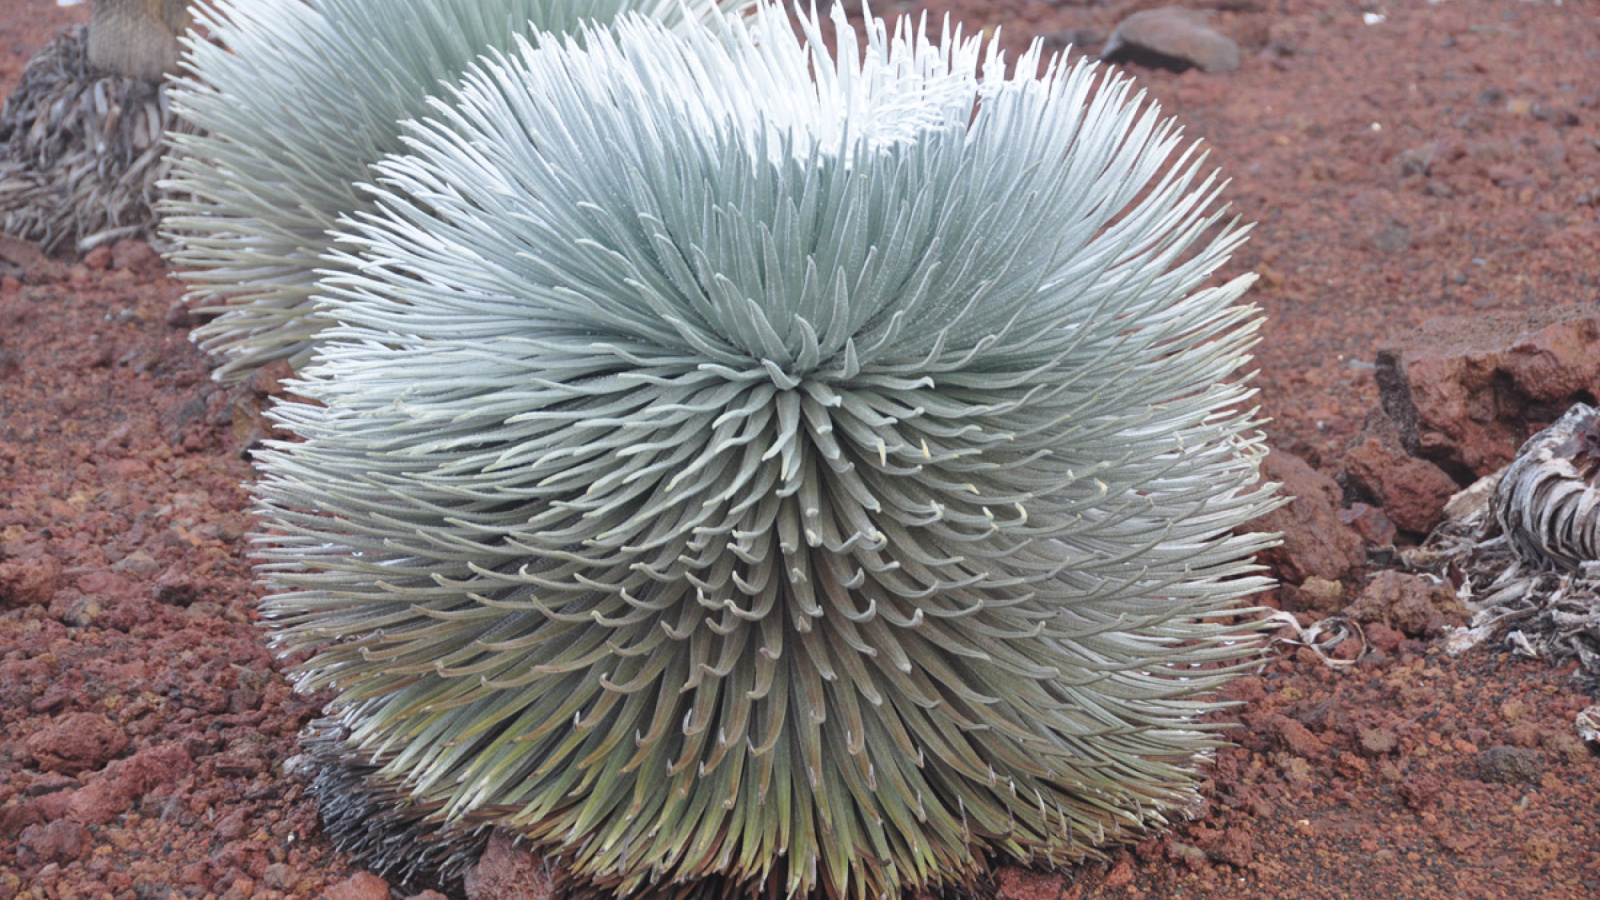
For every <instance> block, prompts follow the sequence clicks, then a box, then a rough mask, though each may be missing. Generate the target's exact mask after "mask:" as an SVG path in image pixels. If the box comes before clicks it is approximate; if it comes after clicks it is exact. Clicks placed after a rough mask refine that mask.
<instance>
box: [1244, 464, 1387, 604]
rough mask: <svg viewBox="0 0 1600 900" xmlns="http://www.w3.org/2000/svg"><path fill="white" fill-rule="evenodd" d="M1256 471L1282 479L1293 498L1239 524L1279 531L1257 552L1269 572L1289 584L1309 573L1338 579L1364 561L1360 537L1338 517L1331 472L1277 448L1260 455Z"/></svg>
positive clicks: (1299, 581)
mask: <svg viewBox="0 0 1600 900" xmlns="http://www.w3.org/2000/svg"><path fill="white" fill-rule="evenodd" d="M1261 476H1262V478H1264V479H1266V480H1267V481H1276V482H1278V483H1279V484H1281V485H1283V488H1282V493H1283V494H1284V496H1288V497H1292V498H1294V499H1292V500H1290V501H1289V502H1288V503H1287V504H1285V505H1284V506H1281V507H1279V508H1278V509H1275V510H1273V511H1272V512H1269V513H1267V514H1266V515H1264V516H1261V517H1260V518H1257V519H1253V520H1251V521H1250V523H1249V524H1248V525H1246V526H1245V528H1244V529H1243V530H1245V531H1253V532H1263V531H1276V532H1279V533H1281V534H1282V535H1283V543H1281V544H1279V545H1278V546H1276V547H1273V548H1271V549H1268V550H1263V551H1262V552H1261V553H1259V554H1257V559H1258V561H1259V562H1261V564H1262V565H1264V566H1266V567H1267V568H1268V569H1269V570H1271V572H1272V574H1273V576H1274V577H1275V578H1277V579H1278V580H1279V581H1281V582H1284V583H1286V584H1295V585H1298V584H1303V583H1304V582H1305V580H1306V579H1307V578H1312V577H1315V578H1322V579H1326V580H1328V581H1338V580H1339V579H1340V578H1343V577H1344V576H1345V574H1346V573H1348V572H1349V571H1350V569H1351V568H1353V567H1355V566H1358V565H1361V564H1362V563H1363V562H1364V561H1365V556H1364V554H1363V552H1362V548H1361V538H1360V537H1359V536H1358V535H1357V534H1356V533H1355V531H1353V530H1351V529H1350V528H1349V527H1348V526H1346V525H1345V524H1344V523H1343V522H1341V521H1339V497H1340V491H1339V485H1338V484H1336V483H1334V480H1333V479H1332V478H1329V477H1328V476H1326V475H1323V474H1322V473H1320V472H1318V471H1317V470H1316V469H1313V468H1311V466H1310V465H1309V464H1307V463H1306V461H1305V460H1303V459H1301V458H1300V457H1298V456H1295V455H1294V454H1292V453H1289V452H1287V451H1285V450H1278V449H1273V450H1272V451H1271V452H1269V453H1268V454H1267V456H1266V459H1265V460H1263V461H1262V464H1261Z"/></svg>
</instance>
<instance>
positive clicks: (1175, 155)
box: [217, 6, 1275, 897]
mask: <svg viewBox="0 0 1600 900" xmlns="http://www.w3.org/2000/svg"><path fill="white" fill-rule="evenodd" d="M837 8H838V7H837V6H836V7H835V9H837ZM814 15H815V14H813V17H806V16H802V25H803V30H804V32H805V34H804V36H803V37H802V36H797V35H796V34H795V32H794V31H792V30H791V27H790V24H789V20H788V18H787V17H786V16H785V15H784V13H783V12H782V11H781V10H778V9H776V8H768V7H762V8H761V9H760V10H759V11H758V14H757V15H756V16H755V18H754V19H752V20H750V21H748V22H741V21H725V22H722V23H720V24H719V25H718V26H717V27H715V28H712V29H705V30H688V31H680V32H674V31H672V30H671V29H670V28H668V27H666V26H664V25H663V24H661V23H660V22H657V21H652V20H649V19H645V18H640V17H626V18H624V19H622V20H620V21H619V23H618V25H617V26H616V28H615V30H614V31H601V30H591V31H588V32H586V33H585V34H584V36H583V37H582V38H581V39H579V40H565V41H563V40H557V39H554V38H547V37H546V38H539V39H538V40H537V41H536V43H537V46H534V45H533V44H529V43H523V42H519V43H518V46H517V47H516V48H514V49H512V50H510V51H509V52H507V53H504V54H496V55H494V56H493V57H492V59H490V60H489V61H486V62H484V63H483V64H481V65H478V66H474V67H472V68H471V69H470V71H469V73H468V74H467V75H466V76H465V78H464V80H463V81H462V82H461V84H460V86H459V87H458V88H457V89H455V90H453V91H451V92H449V93H448V94H447V95H446V99H445V100H443V101H439V102H435V103H434V104H433V105H432V106H431V108H430V110H429V113H428V114H429V116H430V118H429V119H428V121H426V122H424V123H422V124H418V125H415V126H413V127H411V128H409V129H408V131H407V144H408V150H409V153H408V154H407V155H403V156H391V157H389V158H387V159H386V160H385V161H384V162H382V163H381V164H380V165H378V166H377V169H376V171H377V180H378V182H379V183H380V184H381V188H378V189H376V192H375V193H373V194H371V195H370V199H367V200H364V201H363V202H362V205H361V207H360V210H359V212H357V213H356V214H354V215H353V216H352V217H351V220H350V221H349V222H348V223H347V224H346V225H345V226H343V227H344V228H345V235H344V238H343V240H344V243H343V244H342V246H343V247H344V248H346V254H345V255H343V256H340V257H339V258H338V266H337V268H336V271H335V273H334V274H332V275H330V276H329V277H328V279H327V280H326V281H325V282H324V288H323V290H325V292H326V299H325V306H324V307H323V310H324V311H323V313H322V314H321V318H318V319H315V320H313V321H311V322H309V323H308V324H307V326H306V327H307V328H311V329H320V330H322V334H321V337H320V340H322V341H323V342H324V343H323V344H322V347H321V350H320V351H319V353H318V356H317V359H316V362H315V364H314V365H312V366H311V367H310V368H308V369H307V370H306V371H305V372H304V375H303V377H302V379H301V380H299V381H298V382H296V383H295V385H294V387H293V389H294V391H295V392H296V393H298V394H300V395H302V396H304V397H306V398H308V399H309V401H310V402H300V403H288V404H285V405H282V406H280V407H279V408H278V410H277V412H276V415H277V417H278V418H279V420H280V421H281V422H282V423H283V424H284V425H285V426H286V427H287V428H289V429H290V430H291V431H293V432H294V433H295V434H296V435H297V436H298V437H299V438H300V439H301V441H300V442H297V443H281V444H278V445H276V446H275V448H274V449H273V450H271V451H269V452H267V453H266V454H264V455H263V457H262V459H261V463H262V478H261V481H260V483H259V484H258V486H257V487H256V494H257V497H258V501H259V504H258V506H259V511H260V513H261V515H262V518H263V524H264V532H263V534H262V536H261V537H260V538H259V539H258V547H259V550H260V552H261V554H262V556H263V560H264V562H263V572H264V574H265V575H266V576H267V578H268V579H269V581H270V583H271V584H272V585H273V586H274V587H275V588H276V592H275V593H274V594H273V595H272V596H270V597H269V598H268V599H267V600H266V601H264V607H263V610H264V614H265V616H266V617H267V619H268V620H269V622H270V623H271V628H272V630H273V639H274V642H275V644H276V646H277V647H278V648H279V649H280V650H282V651H284V652H299V651H308V652H309V653H310V655H309V657H308V658H307V659H306V661H305V662H304V664H303V665H302V666H301V667H300V670H299V671H300V676H299V677H300V685H301V686H302V687H303V688H305V689H308V690H310V689H319V688H324V687H330V686H331V687H335V688H337V691H338V696H337V700H336V701H335V703H334V705H333V706H332V707H331V709H330V714H331V715H333V716H334V717H335V718H336V719H337V721H338V722H339V724H340V725H341V726H342V727H343V728H346V729H348V732H349V733H348V737H347V738H346V739H345V742H344V746H345V747H347V748H349V750H350V752H352V753H353V754H356V755H359V757H360V758H361V759H363V760H365V761H367V763H369V764H370V766H371V767H372V768H371V772H370V774H369V775H368V776H367V783H368V784H369V785H375V784H383V785H386V786H387V787H386V790H388V791H389V792H390V793H391V794H392V795H393V796H395V797H403V798H405V799H404V802H405V803H407V804H410V807H409V808H410V809H411V810H413V811H420V812H421V815H422V817H423V818H425V819H426V820H427V821H432V822H436V823H439V824H440V825H441V827H445V828H457V829H470V828H472V827H474V825H475V824H476V823H483V822H493V823H495V824H498V825H500V826H502V827H505V828H507V829H509V830H511V831H512V832H513V833H515V834H518V835H520V836H521V837H523V838H524V839H526V840H528V841H530V842H532V843H534V844H536V845H538V846H540V847H542V848H543V849H545V850H546V851H548V852H550V853H551V854H553V855H555V856H558V857H559V859H560V862H561V864H562V866H563V867H564V868H566V870H567V871H568V872H569V873H570V875H571V877H572V878H573V879H575V880H576V881H577V882H579V883H587V884H589V885H591V886H595V887H599V888H603V889H606V890H615V891H618V892H620V893H623V894H627V893H630V892H634V891H640V890H645V889H647V888H653V889H656V890H663V891H667V890H670V891H673V892H676V893H692V892H694V891H695V890H696V887H695V886H696V885H707V884H709V885H712V887H706V888H704V890H705V891H708V892H710V893H719V892H728V891H733V890H735V889H738V890H741V891H749V892H760V893H766V894H777V895H788V896H804V895H812V894H816V895H827V896H833V897H868V896H879V895H893V894H896V893H898V892H899V891H902V890H908V889H936V888H939V887H941V886H952V885H955V886H959V885H971V884H973V883H974V882H975V881H976V880H977V879H979V878H981V876H982V875H983V873H984V872H985V870H986V866H987V865H988V859H989V858H990V857H991V856H999V857H1005V858H1011V859H1016V860H1021V861H1025V862H1029V863H1033V864H1048V863H1067V862H1072V861H1075V860H1079V859H1081V858H1084V857H1085V856H1089V855H1092V854H1094V853H1096V848H1098V847H1101V846H1104V845H1105V844H1107V843H1109V842H1115V841H1121V840H1125V839H1127V838H1129V837H1131V836H1135V835H1138V834H1140V833H1141V832H1142V831H1143V830H1144V829H1146V828H1147V827H1149V826H1151V825H1159V824H1161V823H1163V822H1164V821H1166V818H1167V817H1168V816H1171V815H1173V814H1175V813H1178V814H1181V813H1183V812H1185V811H1187V810H1190V809H1192V808H1193V804H1194V803H1195V801H1196V792H1195V774H1194V769H1195V766H1196V764H1197V761H1198V760H1199V759H1200V758H1202V757H1204V755H1205V754H1206V753H1207V752H1208V751H1209V750H1210V749H1212V748H1214V747H1215V746H1216V745H1217V744H1218V741H1219V738H1218V736H1217V734H1216V730H1215V729H1216V728H1217V727H1218V726H1216V725H1214V724H1211V723H1209V722H1204V721H1202V719H1201V717H1202V716H1203V715H1204V714H1205V713H1207V712H1209V711H1212V710H1214V709H1216V708H1217V707H1218V705H1219V704H1218V702H1217V701H1216V700H1215V699H1214V695H1213V693H1212V692H1213V691H1214V689H1215V688H1216V687H1217V686H1218V685H1219V684H1221V683H1222V682H1223V681H1224V680H1225V679H1226V678H1227V677H1229V675H1230V674H1232V673H1233V672H1234V671H1236V670H1237V668H1238V667H1239V666H1241V665H1244V664H1245V663H1247V661H1249V660H1251V659H1252V658H1253V657H1254V654H1255V653H1256V650H1257V646H1258V645H1257V642H1256V640H1255V637H1256V626H1255V625H1254V623H1253V622H1251V621H1249V620H1248V618H1249V617H1239V616H1237V615H1235V613H1236V612H1237V610H1236V606H1237V604H1238V602H1239V600H1240V599H1241V598H1243V597H1245V596H1247V595H1249V594H1250V593H1252V592H1254V591H1256V590H1259V589H1260V588H1262V587H1263V586H1264V579H1262V578H1261V577H1259V576H1258V575H1256V574H1255V572H1256V571H1257V567H1256V566H1255V565H1254V564H1253V562H1252V554H1253V553H1254V552H1255V551H1256V550H1258V549H1260V548H1261V547H1262V546H1264V544H1266V543H1267V542H1268V540H1269V538H1267V537H1264V536H1262V535H1257V534H1243V535H1240V534H1235V533H1234V529H1235V528H1236V526H1238V525H1240V524H1241V523H1243V522H1245V521H1247V520H1249V519H1251V518H1253V517H1255V516H1257V515H1259V514H1260V513H1262V512H1263V511H1265V510H1266V509H1267V508H1269V507H1270V506H1271V505H1272V504H1273V503H1274V502H1275V501H1274V499H1273V496H1272V491H1271V489H1270V488H1269V487H1263V486H1260V485H1258V484H1257V469H1258V462H1259V458H1260V456H1261V453H1262V447H1261V444H1260V437H1259V434H1258V433H1257V430H1256V429H1257V421H1256V419H1255V418H1254V413H1253V411H1252V410H1251V409H1250V408H1249V406H1248V400H1249V397H1250V395H1251V390H1250V389H1249V387H1248V386H1247V384H1246V383H1245V381H1244V379H1242V378H1241V377H1240V375H1239V369H1240V367H1241V366H1242V365H1243V364H1244V362H1245V361H1246V360H1247V358H1248V356H1247V354H1248V351H1249V348H1250V346H1251V345H1252V344H1253V342H1254V341H1255V339H1256V338H1255V334H1256V328H1257V325H1258V323H1259V317H1258V313H1257V311H1256V310H1255V309H1254V308H1252V307H1249V306H1246V305H1241V304H1240V303H1239V302H1238V300H1239V297H1240V295H1241V294H1242V293H1243V292H1244V290H1245V289H1246V287H1247V286H1248V285H1249V283H1250V281H1251V278H1250V277H1249V276H1245V277H1240V278H1236V279H1234V280H1231V281H1227V282H1226V283H1223V284H1221V285H1211V283H1210V280H1211V278H1212V276H1213V275H1214V274H1215V273H1216V271H1217V270H1218V268H1219V267H1220V266H1221V265H1222V264H1223V262H1224V261H1225V260H1226V259H1227V257H1228V255H1229V254H1230V252H1231V251H1232V250H1233V249H1234V248H1235V247H1237V246H1238V244H1239V242H1240V241H1241V240H1242V239H1243V236H1244V231H1243V229H1241V228H1239V227H1237V226H1236V224H1235V223H1233V222H1231V221H1229V220H1227V219H1226V218H1224V217H1223V214H1222V213H1221V212H1220V211H1218V210H1217V209H1216V208H1215V200H1216V196H1217V193H1218V190H1219V182H1218V181H1217V180H1216V178H1215V176H1212V175H1209V174H1207V172H1206V170H1205V169H1204V163H1203V159H1202V158H1201V157H1199V156H1197V155H1196V154H1195V153H1194V150H1193V148H1192V147H1186V146H1185V144H1184V141H1183V139H1182V137H1181V135H1180V133H1179V131H1178V129H1177V128H1176V127H1175V126H1174V125H1173V123H1172V122H1171V121H1170V120H1165V119H1163V118H1162V117H1161V116H1160V113H1159V110H1157V109H1155V108H1153V106H1151V105H1150V104H1147V103H1144V102H1142V98H1141V97H1139V96H1136V95H1135V94H1134V92H1133V90H1132V87H1131V85H1130V82H1129V81H1128V80H1127V79H1124V78H1120V77H1114V76H1100V75H1097V70H1096V69H1095V68H1094V67H1093V66H1091V65H1086V64H1085V65H1078V66H1075V67H1065V66H1062V65H1060V64H1058V63H1057V62H1055V61H1044V60H1042V59H1041V58H1040V57H1039V56H1038V54H1037V53H1030V54H1028V55H1027V56H1025V57H1024V58H1022V59H1020V60H1018V61H1017V65H1016V71H1017V72H1018V73H1020V74H1017V75H1015V76H1007V75H1005V74H1004V72H1005V68H1006V67H1005V65H1004V64H1003V61H1002V60H1000V59H999V58H998V56H997V55H996V54H995V51H994V50H993V49H992V46H991V47H990V48H989V49H987V50H986V49H985V48H984V47H983V46H982V45H981V44H980V42H979V41H978V40H976V39H973V38H968V37H964V36H962V35H961V34H960V33H959V32H954V33H952V32H946V33H945V34H943V35H942V36H940V38H939V39H938V40H937V41H934V40H930V39H928V38H927V37H926V36H924V35H923V34H922V32H921V31H920V29H918V28H915V27H913V26H911V25H910V24H908V23H904V22H902V23H901V25H900V26H899V27H898V29H897V30H896V31H895V32H894V34H893V36H891V35H890V34H889V32H888V30H887V27H886V26H885V25H884V24H883V23H881V22H876V21H874V22H872V23H871V24H869V26H868V31H867V35H868V41H867V45H866V46H865V48H861V47H859V46H858V45H857V42H856V35H855V32H854V31H852V30H851V29H850V27H849V26H848V25H845V24H844V23H843V19H842V17H839V18H836V19H835V22H834V25H833V28H834V34H833V35H831V38H832V39H833V40H835V41H836V42H837V47H838V54H837V57H836V58H835V57H834V56H831V55H830V54H828V52H827V51H826V50H825V49H823V46H824V41H823V37H824V34H823V33H824V31H825V30H826V26H825V24H824V23H823V22H821V21H819V20H817V19H816V18H814ZM839 15H840V14H837V13H836V16H839ZM863 49H864V52H863ZM341 202H342V201H341ZM222 250H223V247H222V244H221V243H219V244H218V245H217V252H219V253H220V252H222ZM241 265H242V263H241Z"/></svg>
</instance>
